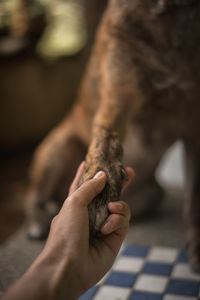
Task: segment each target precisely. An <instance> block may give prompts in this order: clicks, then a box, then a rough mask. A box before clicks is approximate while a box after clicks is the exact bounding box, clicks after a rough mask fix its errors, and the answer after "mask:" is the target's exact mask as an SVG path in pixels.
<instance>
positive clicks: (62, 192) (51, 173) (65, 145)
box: [27, 105, 90, 239]
mask: <svg viewBox="0 0 200 300" xmlns="http://www.w3.org/2000/svg"><path fill="white" fill-rule="evenodd" d="M89 123H90V120H89V119H88V123H87V122H86V121H85V115H84V114H83V113H82V111H81V109H80V106H78V105H77V107H75V109H74V111H73V112H72V113H71V115H70V116H68V117H67V119H66V120H64V122H63V123H61V124H60V125H59V126H58V127H57V128H55V129H54V130H53V131H52V132H51V133H50V134H49V135H48V136H47V137H46V138H45V140H44V141H43V142H42V143H41V144H40V146H39V147H38V149H37V150H36V152H35V155H34V159H33V162H32V165H31V168H30V184H29V188H28V194H27V206H28V207H27V214H28V216H27V217H28V218H27V219H28V223H29V226H28V236H29V237H31V238H37V239H38V238H45V237H46V236H47V234H48V231H49V225H50V222H51V219H52V218H53V216H54V215H55V214H56V213H57V212H58V210H59V208H60V206H61V204H62V202H63V200H64V199H65V198H66V196H67V191H68V187H69V185H70V184H71V182H72V180H73V177H74V175H75V171H76V169H77V167H78V165H79V163H80V162H81V161H82V160H83V159H84V157H85V154H86V151H87V147H88V143H89V140H88V138H89V137H90V129H89V128H88V127H87V125H88V124H89Z"/></svg>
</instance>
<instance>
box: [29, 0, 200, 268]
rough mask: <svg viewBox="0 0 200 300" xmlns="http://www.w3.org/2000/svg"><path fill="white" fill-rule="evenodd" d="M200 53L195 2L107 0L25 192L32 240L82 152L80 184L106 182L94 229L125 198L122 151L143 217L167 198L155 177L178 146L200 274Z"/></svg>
mask: <svg viewBox="0 0 200 300" xmlns="http://www.w3.org/2000/svg"><path fill="white" fill-rule="evenodd" d="M199 50H200V3H199V2H198V1H195V0H185V1H179V0H149V1H147V0H141V1H139V0H134V1H133V0H110V2H109V4H108V7H107V9H106V11H105V13H104V16H103V20H102V23H101V26H100V28H99V31H98V34H97V38H96V43H95V45H94V48H93V52H92V55H91V59H90V62H89V65H88V68H87V70H86V75H85V77H84V80H83V83H82V86H81V89H80V95H79V99H78V101H77V102H76V103H75V105H74V108H73V110H72V112H71V114H70V115H69V116H67V118H66V119H65V120H64V121H63V122H62V123H61V124H60V125H59V126H58V127H57V128H56V129H54V131H53V132H51V133H50V135H49V136H48V137H47V138H46V139H45V140H44V142H43V143H42V144H41V145H40V147H39V148H38V150H37V151H36V154H35V158H34V162H33V165H32V168H31V185H30V190H29V197H30V198H31V200H30V203H31V210H30V211H31V220H32V226H31V231H30V232H31V235H32V236H36V237H37V236H40V235H41V234H44V232H45V231H46V230H47V224H49V217H50V216H51V215H53V214H54V213H55V209H56V206H57V200H56V198H59V199H60V200H63V199H64V196H63V195H64V190H62V187H65V190H66V183H67V182H68V183H70V181H71V180H72V178H73V175H74V170H75V168H76V166H77V165H78V163H79V162H80V161H81V160H82V159H83V158H84V156H85V155H86V153H87V158H86V171H85V174H84V176H83V181H84V180H87V179H88V178H91V177H92V176H93V175H94V174H95V173H96V172H97V171H98V170H100V169H103V170H105V171H106V173H107V177H108V183H107V185H106V188H105V190H104V192H103V193H102V194H101V195H100V197H97V199H95V201H93V203H92V205H91V206H90V207H89V214H90V223H91V228H93V229H91V230H93V234H95V233H96V232H97V231H98V229H99V228H100V226H101V225H102V223H103V221H104V220H105V217H106V216H107V202H108V201H115V200H117V199H118V198H119V194H120V190H121V182H122V179H123V178H124V177H125V173H124V169H123V166H122V149H121V143H123V146H124V162H125V163H129V165H130V164H131V165H132V166H133V167H134V169H135V173H136V178H135V182H134V185H133V186H131V187H130V188H129V192H131V193H132V198H133V199H135V200H134V203H135V206H137V205H138V213H140V214H141V213H144V212H146V211H150V210H152V209H154V208H155V206H156V204H157V203H158V202H159V200H160V198H161V196H162V194H163V192H162V189H161V188H160V186H159V185H158V184H157V182H156V180H155V178H154V173H155V170H156V168H157V166H158V164H159V162H160V159H161V157H162V155H163V154H164V152H165V151H166V149H167V148H168V147H169V146H170V145H171V144H172V143H173V142H174V141H176V140H177V139H182V140H183V142H184V144H185V149H186V168H187V183H186V190H187V193H186V196H187V201H186V208H185V220H186V223H187V228H188V229H187V233H186V234H187V244H188V250H189V254H190V261H191V265H192V267H193V268H194V269H195V270H197V271H198V270H200V199H199V196H200V195H199V194H198V193H199V190H200V189H199V184H200V178H199V177H198V176H199V172H200V171H199V170H200V158H199V157H200V143H199V138H198V124H199V115H200V102H199V94H200V85H199V82H200V68H199V66H200V56H199ZM88 147H89V148H88ZM87 149H88V152H87ZM131 205H132V204H131ZM132 206H133V207H134V209H133V211H135V206H134V204H133V205H132Z"/></svg>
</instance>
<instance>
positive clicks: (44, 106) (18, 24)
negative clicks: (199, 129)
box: [0, 0, 184, 243]
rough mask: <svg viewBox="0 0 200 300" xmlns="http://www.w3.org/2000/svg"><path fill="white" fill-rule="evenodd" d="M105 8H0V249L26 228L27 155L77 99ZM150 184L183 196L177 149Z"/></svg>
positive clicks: (26, 0) (42, 1)
mask: <svg viewBox="0 0 200 300" xmlns="http://www.w3.org/2000/svg"><path fill="white" fill-rule="evenodd" d="M106 4H107V0H101V1H98V0H0V152H1V155H0V243H2V242H4V241H6V240H7V239H8V237H9V236H11V235H13V234H14V233H15V232H16V231H17V230H18V229H19V227H20V226H21V225H22V224H23V222H24V220H25V205H26V203H25V195H26V187H27V180H28V167H29V164H30V160H31V157H32V154H33V151H34V149H35V148H36V146H37V145H38V144H39V143H40V141H41V140H42V139H43V138H44V137H45V135H46V134H47V133H48V132H49V131H50V129H51V128H53V127H54V126H55V125H56V124H57V123H58V122H59V121H60V120H61V119H62V118H63V117H64V116H65V115H66V114H67V112H68V111H69V109H70V107H71V106H72V104H73V101H74V100H75V99H76V96H77V93H78V87H79V84H80V80H81V77H82V75H83V72H84V69H85V66H86V63H87V60H88V57H89V55H90V51H91V45H92V43H93V41H94V36H95V31H96V28H97V25H98V23H99V20H100V18H101V15H102V12H103V11H104V9H105V7H106ZM156 176H157V179H158V181H159V182H160V184H161V185H163V186H164V188H165V189H167V190H173V191H174V190H176V191H178V193H179V192H181V191H182V190H183V185H184V149H183V145H182V143H181V142H180V141H177V143H176V144H174V145H172V147H171V148H170V149H169V151H168V152H167V153H166V155H165V157H164V158H163V160H162V162H161V164H160V167H159V168H158V170H157V174H156ZM181 198H182V197H181ZM172 199H174V198H173V197H172ZM181 201H182V199H181ZM172 202H173V200H172ZM179 202H180V201H179ZM180 205H181V204H180ZM181 206H182V205H181ZM178 210H179V208H178ZM144 240H145V239H144Z"/></svg>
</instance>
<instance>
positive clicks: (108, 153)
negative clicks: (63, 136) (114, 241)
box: [82, 133, 128, 238]
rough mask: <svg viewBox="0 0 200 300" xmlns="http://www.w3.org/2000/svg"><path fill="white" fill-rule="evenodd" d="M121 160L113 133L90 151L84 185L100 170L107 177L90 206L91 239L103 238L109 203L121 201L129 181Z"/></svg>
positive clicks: (120, 151)
mask: <svg viewBox="0 0 200 300" xmlns="http://www.w3.org/2000/svg"><path fill="white" fill-rule="evenodd" d="M121 158H122V147H121V144H120V143H119V140H118V136H117V135H116V134H113V133H112V134H111V133H109V134H108V135H106V137H105V138H104V139H102V140H98V141H95V143H94V144H92V146H91V147H90V149H89V152H88V155H87V158H86V167H85V173H84V175H83V178H82V183H83V182H84V181H87V180H88V179H91V178H93V176H94V175H95V174H96V173H97V172H98V171H100V170H102V171H104V172H105V173H106V175H107V181H106V185H105V188H104V190H103V191H102V192H101V193H100V194H99V195H98V196H97V197H96V198H95V199H94V200H93V201H92V202H91V203H90V204H89V206H88V212H89V227H90V237H91V238H94V237H99V236H101V233H100V229H101V227H102V225H103V223H104V222H105V220H106V218H107V217H108V215H109V211H108V208H107V206H108V202H111V201H118V200H120V193H121V188H122V182H123V180H124V179H125V180H127V179H128V178H127V173H126V170H125V168H124V167H123V165H122V163H121Z"/></svg>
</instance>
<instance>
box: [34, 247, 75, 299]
mask: <svg viewBox="0 0 200 300" xmlns="http://www.w3.org/2000/svg"><path fill="white" fill-rule="evenodd" d="M58 255H59V254H58V253H57V254H56V253H46V252H45V251H44V252H43V253H41V254H40V255H39V257H38V258H37V259H36V261H35V262H34V264H33V265H32V266H31V268H30V269H29V271H28V273H29V275H32V278H33V280H34V278H36V281H38V279H39V283H38V284H39V285H40V288H39V289H41V290H42V292H43V294H46V295H47V299H52V300H54V299H55V300H57V299H59V300H62V299H66V297H67V299H68V300H75V299H78V297H79V296H80V295H81V291H80V289H79V286H77V285H78V280H77V276H75V275H76V271H75V269H76V267H75V266H76V263H75V262H74V260H73V258H67V257H65V258H61V257H58Z"/></svg>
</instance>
